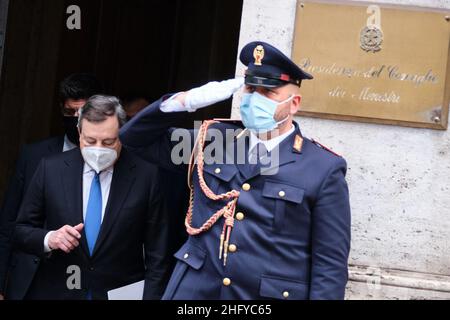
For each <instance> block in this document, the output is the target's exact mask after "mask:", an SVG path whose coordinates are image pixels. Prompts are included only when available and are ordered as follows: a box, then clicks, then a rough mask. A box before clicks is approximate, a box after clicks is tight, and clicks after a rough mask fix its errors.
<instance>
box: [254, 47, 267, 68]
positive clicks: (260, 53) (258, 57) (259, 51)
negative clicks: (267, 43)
mask: <svg viewBox="0 0 450 320" xmlns="http://www.w3.org/2000/svg"><path fill="white" fill-rule="evenodd" d="M264 54H265V52H264V47H263V46H262V45H259V46H257V47H256V48H255V50H254V51H253V57H254V58H255V66H262V59H264Z"/></svg>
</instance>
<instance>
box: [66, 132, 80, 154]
mask: <svg viewBox="0 0 450 320" xmlns="http://www.w3.org/2000/svg"><path fill="white" fill-rule="evenodd" d="M75 148H78V146H77V145H75V144H73V142H72V141H70V140H69V138H68V137H67V135H64V145H63V152H66V151H70V150H72V149H75Z"/></svg>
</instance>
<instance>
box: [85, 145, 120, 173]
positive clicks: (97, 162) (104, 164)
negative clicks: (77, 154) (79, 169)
mask: <svg viewBox="0 0 450 320" xmlns="http://www.w3.org/2000/svg"><path fill="white" fill-rule="evenodd" d="M81 154H82V155H83V159H84V161H85V162H86V163H87V164H88V165H90V166H91V168H92V169H94V170H95V171H96V172H97V173H100V172H101V171H103V170H105V169H106V168H108V167H110V166H112V165H113V164H114V163H115V162H116V160H117V157H118V154H117V151H116V150H115V149H110V148H104V147H83V148H82V149H81Z"/></svg>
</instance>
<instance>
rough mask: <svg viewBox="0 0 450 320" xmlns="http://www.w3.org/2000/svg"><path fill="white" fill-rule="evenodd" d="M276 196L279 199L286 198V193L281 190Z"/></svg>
mask: <svg viewBox="0 0 450 320" xmlns="http://www.w3.org/2000/svg"><path fill="white" fill-rule="evenodd" d="M278 195H279V196H280V198H284V197H285V196H286V192H284V191H283V190H281V191H280V192H279V193H278Z"/></svg>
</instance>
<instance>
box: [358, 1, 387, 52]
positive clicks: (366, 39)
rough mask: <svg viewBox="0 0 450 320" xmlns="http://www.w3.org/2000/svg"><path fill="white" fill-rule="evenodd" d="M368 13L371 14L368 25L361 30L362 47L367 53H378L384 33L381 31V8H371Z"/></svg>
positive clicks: (373, 6)
mask: <svg viewBox="0 0 450 320" xmlns="http://www.w3.org/2000/svg"><path fill="white" fill-rule="evenodd" d="M367 13H368V14H371V15H370V16H369V18H368V19H367V25H366V26H365V27H364V28H363V29H362V30H361V33H360V37H359V41H360V47H361V49H363V50H364V51H367V52H378V51H380V50H381V44H382V43H383V31H382V30H381V11H380V7H379V6H375V5H372V6H369V7H368V8H367Z"/></svg>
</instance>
